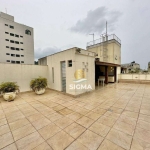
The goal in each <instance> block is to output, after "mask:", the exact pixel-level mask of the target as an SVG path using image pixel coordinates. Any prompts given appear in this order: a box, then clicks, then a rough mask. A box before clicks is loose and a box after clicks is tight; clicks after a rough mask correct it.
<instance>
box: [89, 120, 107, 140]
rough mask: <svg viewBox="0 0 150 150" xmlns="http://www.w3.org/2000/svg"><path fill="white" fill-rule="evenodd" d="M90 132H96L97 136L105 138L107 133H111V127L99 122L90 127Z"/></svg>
mask: <svg viewBox="0 0 150 150" xmlns="http://www.w3.org/2000/svg"><path fill="white" fill-rule="evenodd" d="M89 130H91V131H93V132H95V133H96V134H99V135H100V136H102V137H105V136H106V135H107V133H108V132H109V130H110V127H108V126H106V125H103V124H101V123H99V122H95V123H94V124H92V125H91V126H90V128H89Z"/></svg>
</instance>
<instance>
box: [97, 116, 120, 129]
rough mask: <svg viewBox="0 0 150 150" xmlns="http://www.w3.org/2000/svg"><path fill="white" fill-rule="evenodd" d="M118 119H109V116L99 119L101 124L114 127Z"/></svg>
mask: <svg viewBox="0 0 150 150" xmlns="http://www.w3.org/2000/svg"><path fill="white" fill-rule="evenodd" d="M116 120H117V119H115V118H112V117H108V116H102V117H100V118H99V119H98V122H99V123H101V124H104V125H106V126H109V127H112V126H113V125H114V124H115V122H116Z"/></svg>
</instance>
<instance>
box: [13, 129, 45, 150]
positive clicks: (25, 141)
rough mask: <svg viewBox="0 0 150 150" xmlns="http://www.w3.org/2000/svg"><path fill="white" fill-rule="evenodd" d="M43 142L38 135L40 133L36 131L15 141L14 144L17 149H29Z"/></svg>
mask: <svg viewBox="0 0 150 150" xmlns="http://www.w3.org/2000/svg"><path fill="white" fill-rule="evenodd" d="M43 142H44V140H43V138H42V137H41V136H40V134H39V133H38V132H34V133H32V134H29V135H28V136H26V137H24V138H22V139H20V140H18V141H16V145H17V148H18V150H31V149H33V148H35V147H37V146H38V145H40V144H41V143H43Z"/></svg>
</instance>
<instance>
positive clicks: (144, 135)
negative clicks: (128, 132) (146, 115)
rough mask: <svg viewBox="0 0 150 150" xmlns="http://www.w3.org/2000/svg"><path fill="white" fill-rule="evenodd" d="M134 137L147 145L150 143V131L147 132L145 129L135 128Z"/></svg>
mask: <svg viewBox="0 0 150 150" xmlns="http://www.w3.org/2000/svg"><path fill="white" fill-rule="evenodd" d="M134 137H135V138H138V139H141V140H143V141H145V142H147V143H150V131H149V130H145V129H142V128H138V127H137V128H136V129H135V134H134Z"/></svg>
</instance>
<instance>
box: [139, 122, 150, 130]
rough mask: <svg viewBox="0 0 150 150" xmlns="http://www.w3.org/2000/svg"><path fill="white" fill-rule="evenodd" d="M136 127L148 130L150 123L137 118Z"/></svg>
mask: <svg viewBox="0 0 150 150" xmlns="http://www.w3.org/2000/svg"><path fill="white" fill-rule="evenodd" d="M137 127H139V128H142V129H145V130H149V131H150V123H149V122H146V121H143V120H138V122H137Z"/></svg>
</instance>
